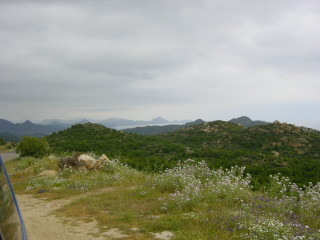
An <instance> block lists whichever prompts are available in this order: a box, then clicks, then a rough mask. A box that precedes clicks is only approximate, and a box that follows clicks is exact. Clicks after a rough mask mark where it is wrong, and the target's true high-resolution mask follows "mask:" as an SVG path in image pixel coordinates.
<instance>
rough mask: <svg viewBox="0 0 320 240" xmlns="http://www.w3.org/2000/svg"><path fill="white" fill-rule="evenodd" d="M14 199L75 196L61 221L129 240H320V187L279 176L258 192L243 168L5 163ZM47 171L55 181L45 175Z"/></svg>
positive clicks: (61, 213) (41, 161)
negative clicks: (114, 231)
mask: <svg viewBox="0 0 320 240" xmlns="http://www.w3.org/2000/svg"><path fill="white" fill-rule="evenodd" d="M6 166H7V168H8V170H9V172H11V173H12V175H11V180H12V182H13V184H14V188H15V192H16V193H18V194H19V193H30V194H35V196H36V197H45V198H47V199H49V200H50V199H56V198H69V199H71V201H70V203H69V204H67V205H65V206H63V207H62V208H60V209H58V210H57V211H56V214H57V215H59V216H64V217H68V218H72V219H82V220H85V221H93V220H94V221H96V222H97V223H98V226H99V229H100V230H101V232H105V231H107V230H108V229H110V228H118V229H120V230H121V231H122V232H123V233H125V234H126V235H127V236H128V237H127V239H152V238H153V237H154V235H153V234H154V233H159V232H163V231H170V232H172V233H173V234H174V236H173V237H172V238H171V239H172V240H184V239H185V240H186V239H199V240H204V239H320V230H319V229H320V205H319V203H320V184H318V185H315V186H312V185H310V186H306V187H305V188H304V189H301V188H298V187H297V186H296V185H295V184H294V183H291V182H290V180H289V179H288V178H285V177H283V176H281V175H275V176H271V177H270V179H271V180H270V186H268V187H267V188H266V189H265V190H264V191H263V192H258V191H252V187H251V185H250V180H251V177H250V176H249V175H246V176H245V175H244V170H245V169H244V168H241V167H237V166H235V167H233V168H231V169H229V170H223V169H217V170H211V169H209V168H208V167H207V165H206V164H205V162H194V161H192V160H187V161H185V162H181V163H179V164H178V165H177V166H176V167H175V168H173V169H167V170H166V171H164V172H162V173H159V174H151V173H145V172H141V171H137V170H135V169H132V168H130V167H128V166H126V165H123V164H121V163H119V162H117V161H115V162H114V163H113V164H109V163H108V164H107V163H106V164H105V165H104V166H103V168H102V170H101V171H76V170H74V169H71V168H66V169H60V170H59V169H58V168H57V159H54V158H44V159H34V158H22V159H18V160H14V161H9V162H7V163H6ZM46 169H51V170H57V171H58V174H57V176H55V177H39V176H38V174H39V173H40V172H41V171H43V170H46Z"/></svg>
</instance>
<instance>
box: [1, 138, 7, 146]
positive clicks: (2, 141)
mask: <svg viewBox="0 0 320 240" xmlns="http://www.w3.org/2000/svg"><path fill="white" fill-rule="evenodd" d="M5 144H6V141H5V140H3V139H2V138H0V146H1V145H5Z"/></svg>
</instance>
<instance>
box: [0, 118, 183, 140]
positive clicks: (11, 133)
mask: <svg viewBox="0 0 320 240" xmlns="http://www.w3.org/2000/svg"><path fill="white" fill-rule="evenodd" d="M88 122H94V123H99V124H101V125H103V126H105V127H108V128H115V129H123V128H128V127H136V126H147V125H165V124H173V123H175V124H185V123H186V122H189V121H188V120H184V121H168V120H166V119H164V118H161V117H158V118H154V119H152V120H151V121H134V120H127V119H122V118H109V119H106V120H104V121H94V120H93V121H92V120H91V121H89V120H87V119H82V120H74V121H64V120H60V119H48V120H44V121H42V122H41V123H33V122H31V121H29V120H27V121H25V122H23V123H12V122H10V121H8V120H5V119H0V138H3V139H5V140H7V141H13V142H17V141H19V140H20V139H21V137H22V136H35V137H42V136H46V135H49V134H51V133H53V132H57V131H61V130H64V129H66V128H69V127H71V126H72V125H74V124H78V123H80V124H84V123H88Z"/></svg>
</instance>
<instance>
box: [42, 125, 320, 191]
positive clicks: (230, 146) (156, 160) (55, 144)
mask: <svg viewBox="0 0 320 240" xmlns="http://www.w3.org/2000/svg"><path fill="white" fill-rule="evenodd" d="M47 140H48V142H49V144H50V146H51V147H52V148H53V150H54V151H55V152H77V151H79V152H90V151H92V152H95V153H97V154H102V153H106V154H107V155H108V156H109V157H110V158H117V159H119V160H120V161H124V162H126V163H128V164H129V165H131V166H133V167H135V168H138V169H141V170H147V171H162V170H165V169H166V168H168V167H172V166H175V164H176V163H177V162H178V161H180V160H181V161H184V160H186V159H194V160H196V161H202V160H204V161H206V162H207V164H208V165H209V166H210V167H211V168H220V167H222V168H230V167H232V166H235V165H238V166H245V167H246V172H248V173H250V174H251V175H252V176H253V184H254V185H255V186H259V185H261V184H263V185H264V184H266V182H267V179H268V178H269V175H270V174H276V173H282V174H283V175H285V176H288V177H289V178H290V179H291V180H292V181H293V182H296V183H297V184H299V185H304V184H305V185H307V184H308V183H309V182H313V183H316V182H320V176H319V174H318V173H319V171H320V132H319V131H316V130H313V129H308V128H301V127H296V126H294V125H291V124H287V123H280V122H274V123H272V124H268V125H260V126H254V127H250V128H244V127H242V126H239V125H237V124H234V123H230V122H224V121H214V122H208V123H203V124H198V125H194V126H189V127H186V128H183V129H180V130H177V131H173V132H170V133H166V134H161V135H156V136H142V135H137V134H133V133H126V132H122V131H118V130H112V129H109V128H106V127H104V126H102V125H98V124H91V123H86V124H77V125H74V126H72V127H71V128H68V129H66V130H63V131H60V132H58V133H53V134H51V135H49V136H48V137H47Z"/></svg>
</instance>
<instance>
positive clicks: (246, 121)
mask: <svg viewBox="0 0 320 240" xmlns="http://www.w3.org/2000/svg"><path fill="white" fill-rule="evenodd" d="M229 122H232V123H235V124H240V125H241V126H243V127H253V126H259V125H265V124H270V123H269V122H264V121H260V120H255V121H252V120H251V119H250V118H248V117H246V116H242V117H239V118H233V119H231V120H230V121H229Z"/></svg>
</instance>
